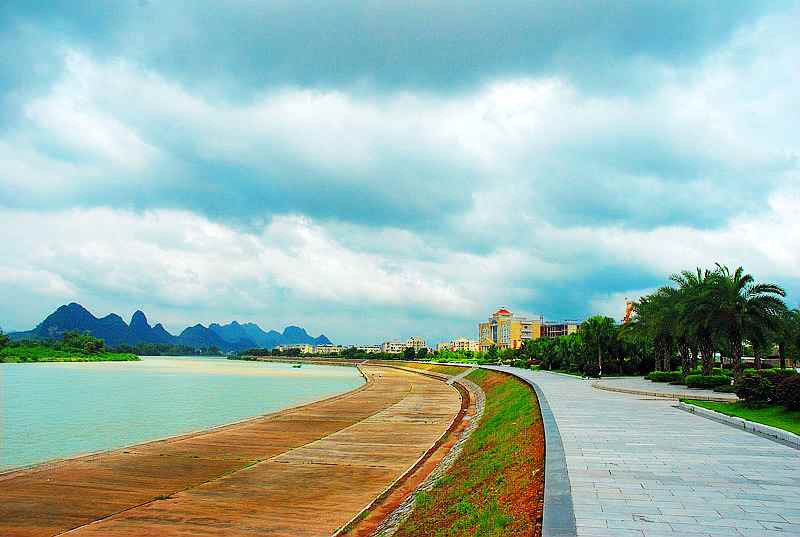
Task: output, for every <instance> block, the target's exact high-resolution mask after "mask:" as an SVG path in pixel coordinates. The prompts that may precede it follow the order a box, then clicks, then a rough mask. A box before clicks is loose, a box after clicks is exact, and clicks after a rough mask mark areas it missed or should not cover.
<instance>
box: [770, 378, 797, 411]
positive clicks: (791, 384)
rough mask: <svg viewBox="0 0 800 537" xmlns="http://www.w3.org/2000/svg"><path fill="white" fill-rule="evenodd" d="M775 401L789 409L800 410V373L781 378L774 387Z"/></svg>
mask: <svg viewBox="0 0 800 537" xmlns="http://www.w3.org/2000/svg"><path fill="white" fill-rule="evenodd" d="M775 401H776V402H777V403H778V404H781V405H783V406H785V407H786V408H788V409H789V410H800V375H794V376H792V377H787V378H784V379H783V380H781V383H780V384H778V387H777V388H776V389H775Z"/></svg>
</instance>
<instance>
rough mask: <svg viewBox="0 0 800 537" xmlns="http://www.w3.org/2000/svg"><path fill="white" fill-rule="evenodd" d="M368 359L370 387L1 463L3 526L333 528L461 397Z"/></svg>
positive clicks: (4, 530) (86, 531) (438, 432)
mask: <svg viewBox="0 0 800 537" xmlns="http://www.w3.org/2000/svg"><path fill="white" fill-rule="evenodd" d="M361 369H362V372H363V374H364V375H365V377H366V378H367V383H366V384H365V385H364V386H362V387H360V388H358V389H356V390H354V391H351V392H348V393H346V394H342V395H339V396H335V397H333V398H330V399H327V400H324V401H320V402H317V403H311V404H309V405H305V406H302V407H299V408H295V409H291V410H286V411H282V412H277V413H275V414H271V415H268V416H264V417H260V418H254V419H252V420H248V421H246V422H242V423H239V424H235V425H230V426H225V427H221V428H218V429H214V430H211V431H205V432H201V433H197V434H193V435H187V436H182V437H177V438H171V439H167V440H161V441H157V442H150V443H146V444H140V445H137V446H132V447H129V448H125V449H121V450H115V451H111V452H108V453H102V454H97V455H91V456H87V457H79V458H75V459H71V460H67V461H63V462H59V463H56V464H48V465H41V466H38V467H34V468H32V469H28V470H22V471H16V472H10V473H6V474H2V475H0V482H2V485H0V486H1V487H2V488H1V489H0V490H2V493H0V534H2V535H9V536H39V535H41V536H44V535H53V534H55V533H60V532H64V531H69V530H74V533H77V534H79V535H123V534H125V535H131V534H146V533H152V534H158V535H170V534H176V533H178V532H182V533H183V534H189V533H215V534H224V535H241V534H251V533H253V532H264V533H267V532H269V533H270V535H325V534H330V533H332V532H333V531H334V530H336V529H337V528H338V527H340V526H342V525H344V524H345V523H346V522H347V521H348V520H350V519H351V518H352V517H353V516H355V514H357V513H358V512H360V510H361V509H362V508H363V507H364V506H365V505H367V504H368V503H369V502H371V501H372V500H373V499H374V498H375V497H377V496H378V495H380V494H381V492H383V490H385V489H386V488H387V487H388V486H389V484H390V483H392V482H393V481H394V480H395V479H396V477H397V476H399V475H401V474H403V473H404V472H405V471H406V470H407V469H408V468H410V467H411V466H413V465H414V464H415V462H416V461H417V460H418V459H419V458H420V457H421V456H422V454H424V453H425V452H426V451H427V450H428V449H429V448H430V446H431V445H433V444H434V443H435V442H437V441H438V440H439V439H440V438H441V436H442V435H443V433H444V432H445V431H446V430H447V429H448V428H449V426H450V424H451V422H452V420H453V418H454V417H455V416H456V415H457V414H458V412H459V410H460V407H461V398H460V396H459V393H458V391H457V390H456V389H455V388H453V387H452V386H449V385H447V384H446V383H444V382H442V381H441V380H438V379H432V378H429V377H425V376H422V375H419V374H416V373H411V372H407V371H400V370H397V369H392V368H386V367H381V366H362V368H361ZM309 483H314V486H313V487H308V486H307V485H308V484H309ZM212 498H213V501H210V500H211V499H212ZM178 528H179V529H178Z"/></svg>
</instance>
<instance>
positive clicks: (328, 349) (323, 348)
mask: <svg viewBox="0 0 800 537" xmlns="http://www.w3.org/2000/svg"><path fill="white" fill-rule="evenodd" d="M343 350H344V347H343V346H342V345H332V344H331V345H317V346H316V347H314V352H315V353H316V354H340V353H341V352H342V351H343Z"/></svg>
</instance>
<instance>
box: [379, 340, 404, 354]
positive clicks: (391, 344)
mask: <svg viewBox="0 0 800 537" xmlns="http://www.w3.org/2000/svg"><path fill="white" fill-rule="evenodd" d="M404 350H406V344H405V343H403V342H402V341H384V342H383V344H382V345H381V352H385V353H387V354H400V353H401V352H403V351H404Z"/></svg>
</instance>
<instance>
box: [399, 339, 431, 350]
mask: <svg viewBox="0 0 800 537" xmlns="http://www.w3.org/2000/svg"><path fill="white" fill-rule="evenodd" d="M408 347H411V348H412V349H414V352H419V351H420V350H422V349H427V348H428V344H427V343H425V340H424V339H422V338H421V337H418V336H412V337H410V338H408V340H407V341H406V346H405V348H404V349H403V350H405V349H406V348H408Z"/></svg>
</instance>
